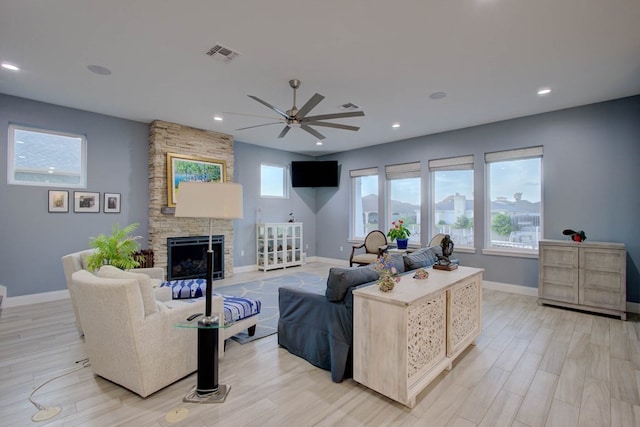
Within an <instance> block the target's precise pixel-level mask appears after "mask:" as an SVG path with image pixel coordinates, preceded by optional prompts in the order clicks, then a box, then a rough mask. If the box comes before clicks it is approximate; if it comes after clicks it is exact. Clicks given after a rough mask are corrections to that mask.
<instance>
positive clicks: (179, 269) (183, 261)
mask: <svg viewBox="0 0 640 427" xmlns="http://www.w3.org/2000/svg"><path fill="white" fill-rule="evenodd" d="M211 242H212V248H213V273H212V277H211V278H212V279H213V280H220V279H223V278H224V236H212V239H211ZM208 247H209V236H196V237H168V238H167V280H178V279H206V276H207V248H208Z"/></svg>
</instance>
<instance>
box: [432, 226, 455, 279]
mask: <svg viewBox="0 0 640 427" xmlns="http://www.w3.org/2000/svg"><path fill="white" fill-rule="evenodd" d="M453 246H454V244H453V241H452V240H451V236H449V235H448V234H445V236H444V237H443V239H442V241H441V242H440V247H441V248H442V255H438V254H436V256H437V257H438V261H436V263H435V264H434V265H433V268H435V269H436V270H447V271H451V270H455V269H456V268H458V264H454V263H452V262H451V259H450V257H451V254H453Z"/></svg>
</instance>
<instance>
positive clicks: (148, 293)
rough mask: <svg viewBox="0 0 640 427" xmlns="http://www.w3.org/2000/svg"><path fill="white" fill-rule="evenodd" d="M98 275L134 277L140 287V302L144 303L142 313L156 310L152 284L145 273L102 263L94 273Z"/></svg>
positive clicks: (109, 277) (115, 277) (118, 277)
mask: <svg viewBox="0 0 640 427" xmlns="http://www.w3.org/2000/svg"><path fill="white" fill-rule="evenodd" d="M96 276H98V277H103V278H105V279H136V280H137V281H138V287H139V288H140V295H142V304H143V305H144V315H145V316H149V315H150V314H153V313H156V312H157V311H158V306H157V304H156V298H155V295H154V294H153V286H152V285H151V279H150V278H149V276H147V275H146V274H142V273H131V272H130V271H124V270H120V269H119V268H116V267H113V266H111V265H103V266H102V267H100V270H98V273H97V274H96Z"/></svg>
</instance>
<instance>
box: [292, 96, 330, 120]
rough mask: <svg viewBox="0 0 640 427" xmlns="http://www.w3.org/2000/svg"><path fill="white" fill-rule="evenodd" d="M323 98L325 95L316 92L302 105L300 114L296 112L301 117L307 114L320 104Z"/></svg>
mask: <svg viewBox="0 0 640 427" xmlns="http://www.w3.org/2000/svg"><path fill="white" fill-rule="evenodd" d="M323 99H324V96H322V95H320V94H319V93H316V94H315V95H313V96H312V97H311V98H310V99H309V100H308V101H307V103H306V104H304V105H303V106H302V108H300V109H299V110H298V114H296V116H298V118H299V119H301V118H303V117H304V116H306V115H307V113H308V112H309V111H311V110H313V108H314V107H315V106H316V105H318V104H319V103H320V101H322V100H323Z"/></svg>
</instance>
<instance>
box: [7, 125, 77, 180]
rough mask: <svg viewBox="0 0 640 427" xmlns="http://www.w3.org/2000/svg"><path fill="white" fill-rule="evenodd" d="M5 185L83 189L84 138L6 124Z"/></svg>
mask: <svg viewBox="0 0 640 427" xmlns="http://www.w3.org/2000/svg"><path fill="white" fill-rule="evenodd" d="M7 157H8V158H7V180H8V183H9V184H20V185H40V186H48V187H72V188H85V187H86V186H87V161H86V160H87V139H86V137H85V136H84V135H74V134H70V133H63V132H54V131H48V130H42V129H35V128H29V127H26V126H19V125H9V147H8V156H7Z"/></svg>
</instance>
